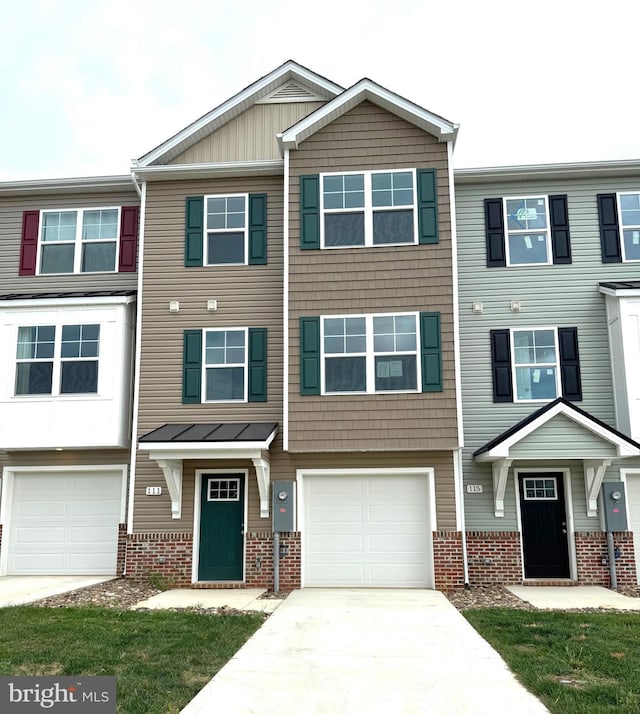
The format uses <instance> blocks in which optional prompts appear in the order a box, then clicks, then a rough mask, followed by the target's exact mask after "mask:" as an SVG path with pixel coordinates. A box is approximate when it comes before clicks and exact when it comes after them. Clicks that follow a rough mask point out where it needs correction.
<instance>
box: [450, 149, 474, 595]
mask: <svg viewBox="0 0 640 714" xmlns="http://www.w3.org/2000/svg"><path fill="white" fill-rule="evenodd" d="M447 167H448V172H449V174H448V179H449V213H450V218H451V281H452V300H453V350H454V370H455V379H456V416H457V426H458V448H457V449H456V450H455V452H454V454H453V474H454V480H455V491H456V511H457V513H456V525H457V526H459V528H460V534H461V545H462V570H463V576H464V586H465V587H466V588H467V587H469V560H468V555H467V531H466V524H465V517H464V484H463V473H462V448H463V447H464V422H463V414H462V376H461V368H460V361H461V359H460V311H459V304H458V303H459V300H458V228H457V223H456V187H455V176H454V173H453V142H451V141H448V142H447Z"/></svg>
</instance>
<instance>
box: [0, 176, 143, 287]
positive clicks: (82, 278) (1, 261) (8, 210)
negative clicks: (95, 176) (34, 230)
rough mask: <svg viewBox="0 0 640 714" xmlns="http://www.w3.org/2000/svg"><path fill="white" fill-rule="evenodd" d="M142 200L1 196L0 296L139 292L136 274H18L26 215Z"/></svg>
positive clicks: (131, 195) (133, 196)
mask: <svg viewBox="0 0 640 714" xmlns="http://www.w3.org/2000/svg"><path fill="white" fill-rule="evenodd" d="M139 203H140V199H139V198H138V194H137V193H136V192H135V191H134V189H133V187H132V188H131V191H126V190H123V191H119V192H116V193H113V192H102V193H84V194H77V195H75V194H64V195H37V196H0V286H1V287H0V294H9V293H34V292H51V291H57V290H65V291H66V290H69V291H72V290H79V291H82V290H105V289H109V290H119V289H135V288H136V286H137V276H136V274H135V273H80V274H75V275H32V276H20V275H18V265H19V262H20V241H21V237H22V212H23V211H36V210H43V209H51V210H62V209H67V208H70V209H72V208H101V207H106V206H136V205H139Z"/></svg>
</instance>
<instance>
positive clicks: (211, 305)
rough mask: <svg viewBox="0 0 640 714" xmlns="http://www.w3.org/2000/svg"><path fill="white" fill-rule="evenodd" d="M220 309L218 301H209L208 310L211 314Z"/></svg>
mask: <svg viewBox="0 0 640 714" xmlns="http://www.w3.org/2000/svg"><path fill="white" fill-rule="evenodd" d="M217 309H218V301H217V300H207V310H208V311H209V312H215V311H216V310H217Z"/></svg>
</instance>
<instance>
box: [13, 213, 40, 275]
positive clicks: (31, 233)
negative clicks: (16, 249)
mask: <svg viewBox="0 0 640 714" xmlns="http://www.w3.org/2000/svg"><path fill="white" fill-rule="evenodd" d="M39 228H40V211H25V212H24V213H23V214H22V242H21V243H20V267H19V269H18V274H19V275H35V274H36V257H37V255H38V229H39Z"/></svg>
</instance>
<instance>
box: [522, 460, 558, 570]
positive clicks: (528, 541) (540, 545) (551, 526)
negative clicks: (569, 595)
mask: <svg viewBox="0 0 640 714" xmlns="http://www.w3.org/2000/svg"><path fill="white" fill-rule="evenodd" d="M519 478H520V514H521V516H522V548H523V552H524V575H525V578H568V577H569V547H568V541H567V513H566V508H565V502H564V484H563V476H562V474H561V473H527V474H520V477H519Z"/></svg>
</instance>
